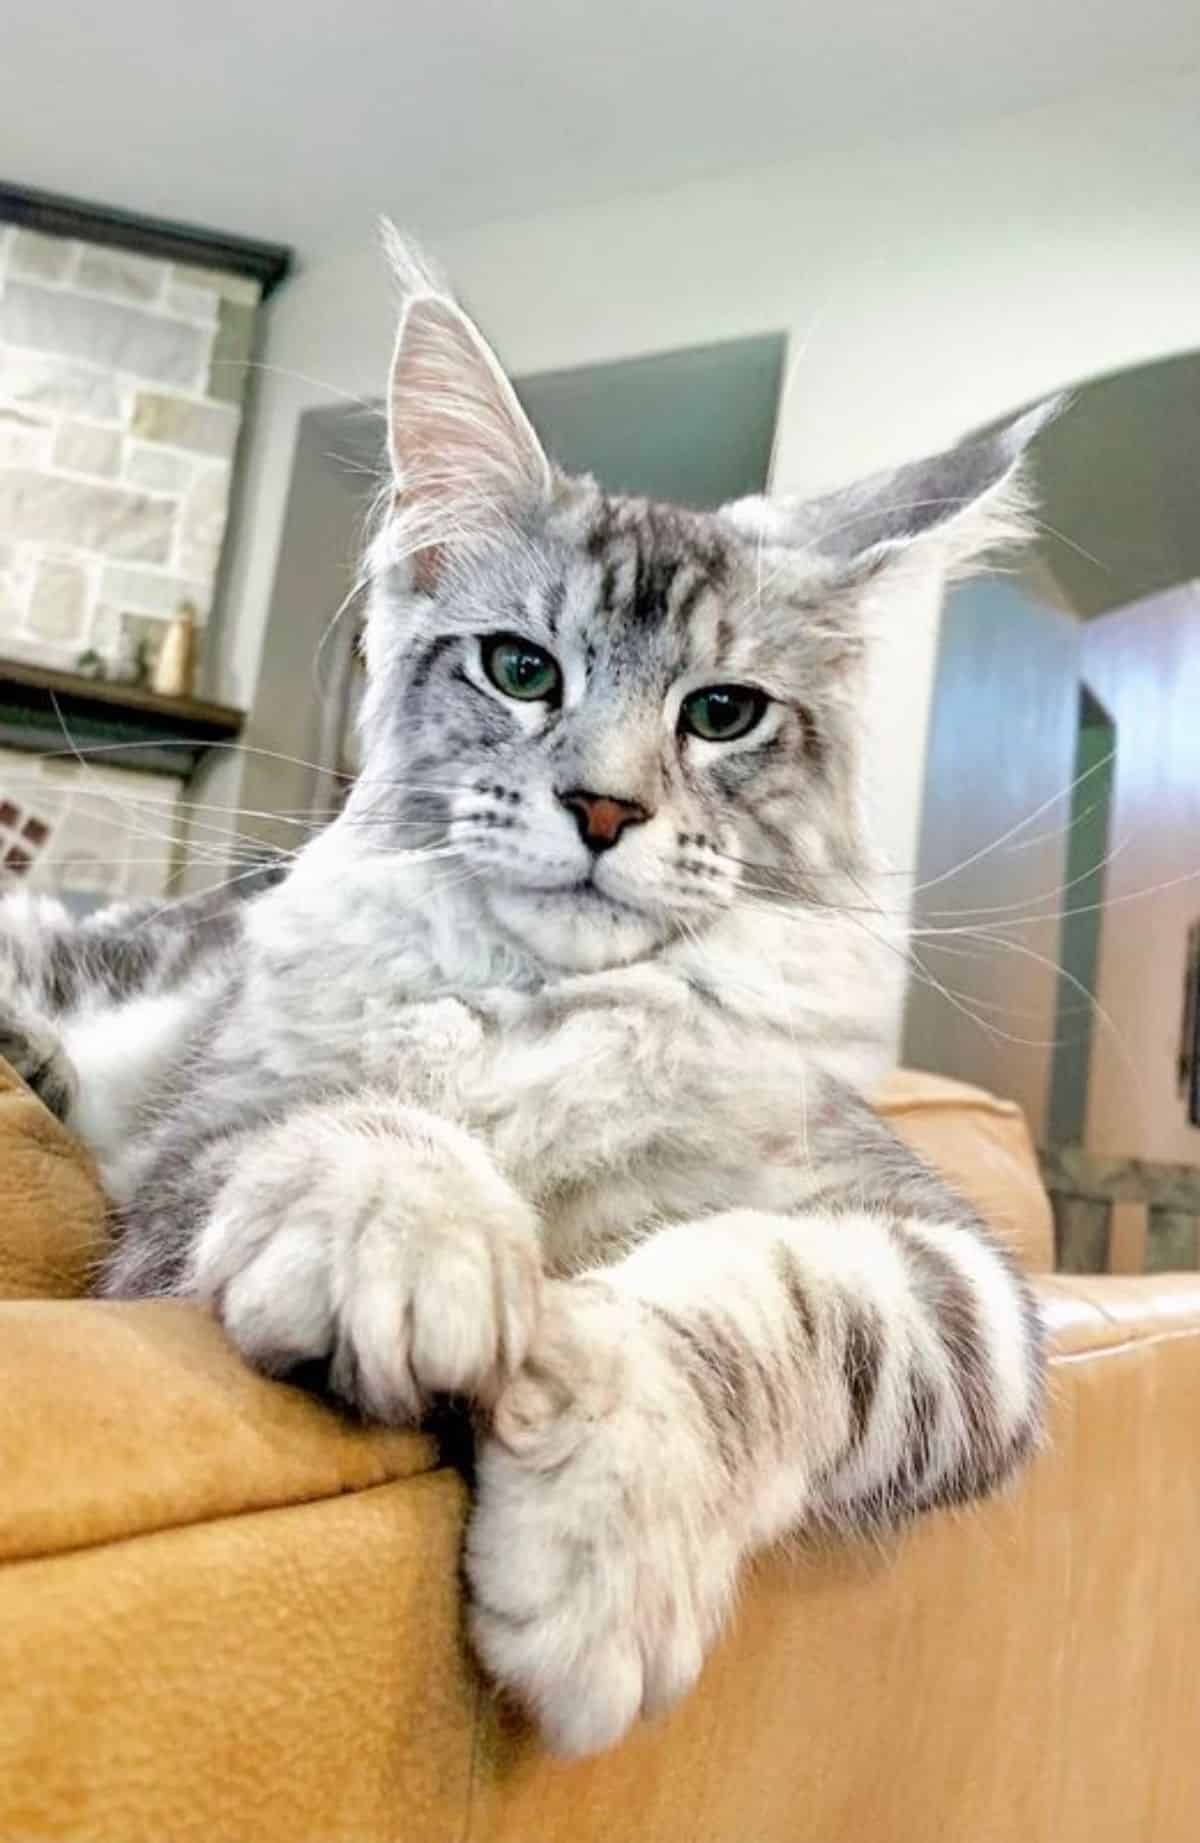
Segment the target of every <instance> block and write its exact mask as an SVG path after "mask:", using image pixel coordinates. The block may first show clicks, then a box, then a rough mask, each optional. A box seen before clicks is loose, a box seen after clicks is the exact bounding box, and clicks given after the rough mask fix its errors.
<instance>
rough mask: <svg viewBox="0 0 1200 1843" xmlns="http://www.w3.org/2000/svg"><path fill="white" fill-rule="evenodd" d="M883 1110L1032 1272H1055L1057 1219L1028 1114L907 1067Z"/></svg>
mask: <svg viewBox="0 0 1200 1843" xmlns="http://www.w3.org/2000/svg"><path fill="white" fill-rule="evenodd" d="M875 1107H876V1111H877V1112H879V1113H881V1114H882V1115H883V1116H884V1117H885V1118H886V1119H887V1120H889V1121H890V1122H891V1125H892V1127H893V1128H894V1130H895V1131H896V1132H897V1133H898V1134H899V1135H900V1137H901V1138H902V1139H904V1140H906V1141H907V1142H908V1144H909V1145H910V1146H912V1148H913V1150H914V1151H915V1152H917V1153H919V1154H920V1156H921V1157H922V1158H923V1159H924V1160H925V1162H926V1164H928V1165H932V1166H933V1167H934V1169H935V1170H937V1171H940V1172H941V1174H942V1176H943V1177H945V1178H946V1179H947V1180H948V1182H950V1183H951V1184H953V1186H954V1188H955V1189H956V1190H957V1191H958V1192H959V1193H960V1194H961V1195H962V1196H964V1197H965V1198H966V1199H967V1201H968V1202H969V1203H973V1204H974V1205H975V1208H976V1209H977V1210H978V1211H979V1213H980V1214H981V1215H982V1216H983V1218H984V1219H985V1221H987V1222H990V1223H991V1224H992V1226H993V1227H994V1228H995V1229H996V1231H997V1233H998V1234H999V1235H1001V1236H1002V1237H1003V1239H1004V1241H1005V1242H1006V1243H1007V1244H1008V1246H1009V1247H1010V1248H1011V1249H1012V1251H1013V1253H1014V1254H1015V1255H1016V1256H1017V1258H1018V1260H1020V1262H1021V1264H1022V1266H1023V1267H1024V1268H1025V1269H1026V1271H1027V1272H1029V1273H1050V1272H1052V1271H1053V1268H1054V1221H1053V1216H1052V1214H1051V1210H1050V1200H1049V1198H1048V1197H1047V1195H1046V1192H1045V1189H1044V1188H1043V1185H1042V1180H1041V1177H1040V1175H1039V1173H1038V1163H1037V1154H1036V1153H1035V1151H1034V1149H1033V1142H1032V1140H1031V1139H1030V1137H1029V1128H1028V1127H1027V1126H1026V1124H1025V1116H1024V1115H1023V1114H1022V1112H1021V1109H1020V1108H1019V1107H1017V1106H1016V1105H1015V1104H1014V1103H1013V1102H1012V1101H1002V1100H1000V1099H998V1098H997V1096H996V1095H994V1094H988V1093H987V1092H986V1090H985V1089H983V1088H971V1087H968V1085H967V1084H966V1083H965V1082H957V1081H950V1080H948V1079H947V1078H946V1077H945V1076H942V1075H925V1074H921V1073H919V1072H918V1071H917V1070H914V1069H900V1070H898V1071H897V1072H896V1073H895V1074H894V1075H890V1076H889V1077H888V1079H887V1081H886V1082H884V1084H883V1086H882V1087H881V1088H880V1090H879V1092H878V1093H877V1095H876V1096H875Z"/></svg>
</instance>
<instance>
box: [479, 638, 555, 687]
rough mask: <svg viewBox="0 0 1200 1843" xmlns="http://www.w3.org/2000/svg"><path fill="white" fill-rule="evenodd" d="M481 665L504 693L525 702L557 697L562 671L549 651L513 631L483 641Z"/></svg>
mask: <svg viewBox="0 0 1200 1843" xmlns="http://www.w3.org/2000/svg"><path fill="white" fill-rule="evenodd" d="M482 659H483V669H484V671H485V672H486V673H487V675H488V677H489V678H490V679H491V681H492V683H493V685H495V687H496V689H497V691H503V693H504V695H505V697H508V698H520V699H521V701H522V702H523V703H525V704H533V703H537V702H543V703H547V702H550V701H551V700H553V701H554V702H555V703H557V701H558V697H559V693H560V692H561V690H562V673H561V672H560V671H559V669H558V667H557V665H556V664H555V662H554V660H553V659H551V657H550V655H549V653H544V652H543V651H542V649H541V647H540V646H534V645H533V643H532V641H530V640H522V639H520V638H519V637H518V636H517V635H516V634H494V635H493V636H492V637H491V638H490V639H487V640H485V641H484V642H483V652H482Z"/></svg>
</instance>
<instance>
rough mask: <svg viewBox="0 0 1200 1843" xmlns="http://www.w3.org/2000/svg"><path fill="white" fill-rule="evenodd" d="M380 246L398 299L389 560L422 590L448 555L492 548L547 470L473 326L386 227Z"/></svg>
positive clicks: (530, 502) (542, 490)
mask: <svg viewBox="0 0 1200 1843" xmlns="http://www.w3.org/2000/svg"><path fill="white" fill-rule="evenodd" d="M383 237H384V246H385V249H386V251H387V254H388V258H389V260H390V262H391V266H392V271H393V273H394V275H395V277H396V279H397V281H398V282H399V284H400V289H401V310H400V326H399V330H398V332H397V334H396V348H395V352H394V355H393V358H392V370H391V377H390V380H389V384H388V456H389V459H390V461H391V467H392V491H393V500H392V518H391V520H390V524H391V528H392V529H391V537H392V545H393V554H394V555H395V556H397V557H400V556H403V557H405V558H407V559H408V561H409V563H410V566H411V569H412V573H413V580H414V582H415V584H416V586H417V587H419V588H423V589H428V590H432V589H433V588H434V587H435V586H436V583H437V579H438V576H439V573H440V571H441V569H442V568H443V565H444V563H445V561H446V558H447V556H448V555H449V554H450V553H451V551H452V550H453V549H454V548H455V547H467V546H471V545H476V544H480V543H485V542H487V541H488V540H489V539H494V538H495V537H496V536H497V535H500V534H502V533H503V532H504V531H506V530H509V529H511V527H512V524H513V522H514V519H515V518H517V517H519V516H520V514H521V513H522V512H526V511H528V510H529V509H530V508H531V507H532V506H534V505H536V504H537V503H538V502H539V501H540V500H542V499H544V498H545V496H546V495H547V494H548V492H549V491H550V488H551V479H552V477H551V469H550V464H549V462H548V461H547V459H546V456H545V453H544V452H543V449H542V446H541V443H540V442H539V441H538V438H537V436H536V435H535V434H534V431H533V427H532V424H531V423H530V421H529V418H528V417H527V416H526V414H525V412H524V410H523V409H522V408H521V405H520V403H519V402H518V401H517V395H516V392H515V391H514V390H513V387H512V385H511V384H510V383H509V381H508V379H507V378H506V377H505V375H504V372H503V371H502V369H501V367H500V363H499V360H498V359H497V358H496V355H495V353H494V352H493V351H492V349H491V347H490V346H489V345H488V343H487V341H486V340H485V339H484V337H483V335H482V334H481V333H480V331H479V329H478V327H476V326H475V324H474V322H473V321H471V320H470V319H468V317H467V315H466V314H465V313H464V312H463V311H462V309H461V307H459V305H458V303H457V302H456V301H455V300H454V299H453V297H452V296H451V294H450V293H449V292H448V290H447V289H446V288H445V286H444V285H443V284H442V283H441V281H440V280H439V278H438V276H437V275H436V274H435V272H434V271H433V270H432V269H431V268H430V267H429V266H428V265H427V264H426V262H425V261H424V259H423V258H422V257H421V255H420V254H419V252H418V251H417V250H416V249H414V247H413V246H412V244H410V243H408V242H407V241H406V240H405V239H404V238H402V237H401V236H400V234H399V233H398V232H397V231H396V230H395V228H394V227H393V226H392V225H391V224H388V223H385V224H384V226H383Z"/></svg>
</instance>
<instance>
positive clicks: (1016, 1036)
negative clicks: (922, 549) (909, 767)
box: [903, 577, 1082, 1137]
mask: <svg viewBox="0 0 1200 1843" xmlns="http://www.w3.org/2000/svg"><path fill="white" fill-rule="evenodd" d="M1081 633H1082V629H1081V627H1080V624H1079V623H1078V622H1077V621H1076V620H1075V619H1074V618H1073V616H1071V615H1068V614H1064V613H1061V612H1060V611H1058V610H1057V609H1053V608H1049V607H1044V606H1042V605H1040V604H1038V603H1036V602H1034V601H1033V600H1032V599H1030V598H1029V597H1027V596H1025V595H1023V594H1022V593H1021V592H1020V591H1019V590H1018V589H1017V588H1016V587H1015V585H1014V584H1013V583H1012V582H1011V581H1009V580H1007V579H1005V578H999V577H991V578H985V579H983V580H981V581H979V582H975V583H970V584H968V585H967V586H966V587H964V588H962V589H960V590H958V591H957V592H956V593H955V594H953V595H952V596H951V597H950V599H949V601H948V602H947V605H946V611H945V616H944V619H943V622H942V633H941V644H940V648H939V657H938V668H937V691H936V696H935V698H934V705H933V712H932V717H931V720H930V731H929V749H928V755H927V759H926V766H925V789H924V813H923V821H922V828H921V844H920V853H919V856H918V860H917V870H918V878H917V886H916V891H915V895H914V900H913V920H914V933H913V955H914V962H915V964H916V967H917V970H916V973H915V975H914V977H913V979H912V981H911V982H910V985H909V991H908V997H907V1003H906V1008H905V1017H904V1036H903V1055H904V1060H905V1062H906V1063H908V1064H910V1065H911V1066H912V1067H914V1068H923V1069H932V1070H935V1071H937V1072H938V1073H940V1074H944V1075H954V1076H957V1077H959V1079H960V1080H963V1081H971V1082H977V1083H979V1085H980V1086H981V1087H985V1088H990V1089H992V1090H993V1091H994V1092H995V1093H997V1094H1003V1095H1007V1096H1008V1097H1009V1098H1010V1099H1012V1100H1014V1101H1017V1102H1018V1103H1019V1104H1020V1106H1021V1107H1022V1108H1023V1109H1024V1111H1025V1114H1026V1117H1027V1119H1028V1120H1029V1123H1030V1127H1031V1130H1032V1131H1033V1133H1034V1135H1035V1137H1036V1136H1040V1135H1041V1134H1042V1132H1043V1130H1044V1126H1045V1120H1046V1110H1047V1104H1048V1098H1049V1083H1050V1071H1051V1063H1052V1053H1053V1052H1052V1045H1053V1042H1054V1038H1055V1029H1056V1024H1055V1011H1056V999H1057V985H1058V981H1057V971H1056V963H1057V957H1058V935H1059V924H1058V920H1057V910H1058V907H1059V900H1058V891H1059V890H1060V888H1061V886H1062V883H1063V881H1064V865H1065V862H1066V849H1067V831H1068V825H1069V820H1070V813H1071V782H1072V779H1073V761H1074V756H1075V745H1076V735H1077V730H1078V715H1077V713H1078V697H1079V692H1078V684H1079V660H1080V644H1081ZM934 982H936V984H935V983H934ZM939 987H940V988H943V989H938V988H939Z"/></svg>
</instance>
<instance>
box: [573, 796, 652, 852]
mask: <svg viewBox="0 0 1200 1843" xmlns="http://www.w3.org/2000/svg"><path fill="white" fill-rule="evenodd" d="M558 797H559V799H560V800H561V801H562V803H563V805H564V806H565V807H566V808H567V810H568V812H569V813H570V814H571V816H572V817H573V819H574V821H575V824H576V825H577V826H578V827H579V836H580V838H581V839H582V840H583V842H584V844H585V845H586V846H587V847H588V849H589V851H607V850H609V848H610V847H611V846H613V845H615V844H616V842H617V840H618V839H619V838H620V836H621V834H622V832H623V831H624V830H625V828H626V826H640V825H644V824H645V822H646V820H647V819H649V817H650V815H649V813H648V812H647V811H646V808H645V807H644V806H641V805H639V803H638V802H637V801H636V800H614V799H613V798H612V796H611V795H610V794H593V793H587V792H584V791H581V790H580V789H578V788H572V790H571V792H570V793H565V794H559V796H558Z"/></svg>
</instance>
